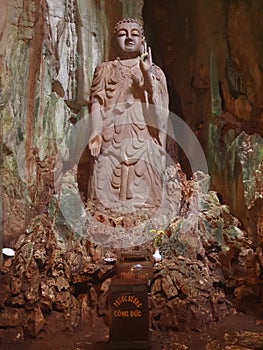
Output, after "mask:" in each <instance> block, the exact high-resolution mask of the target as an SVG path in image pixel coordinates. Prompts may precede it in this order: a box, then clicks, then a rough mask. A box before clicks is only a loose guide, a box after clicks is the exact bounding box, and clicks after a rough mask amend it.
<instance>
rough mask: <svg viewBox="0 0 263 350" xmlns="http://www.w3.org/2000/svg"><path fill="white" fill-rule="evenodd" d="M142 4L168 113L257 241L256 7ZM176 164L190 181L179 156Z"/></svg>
mask: <svg viewBox="0 0 263 350" xmlns="http://www.w3.org/2000/svg"><path fill="white" fill-rule="evenodd" d="M144 3H145V6H144V12H143V15H144V20H145V26H146V32H147V31H148V34H149V40H150V45H151V46H152V51H153V55H154V57H155V58H156V60H157V63H159V65H161V66H162V68H163V69H164V70H165V72H166V75H167V78H168V86H169V91H170V99H171V103H170V109H171V110H172V111H173V112H174V113H176V114H178V115H179V116H180V117H181V118H182V119H183V120H184V121H185V122H186V123H187V124H188V125H189V126H190V127H191V129H192V130H193V131H194V133H195V134H196V135H197V137H198V139H199V141H200V143H201V145H202V147H203V149H204V150H205V153H206V157H207V161H208V166H209V174H210V175H211V182H212V187H213V188H214V189H215V190H216V191H218V193H219V194H220V196H221V198H222V200H223V202H224V203H226V204H228V205H230V207H231V210H232V212H233V213H234V214H235V215H236V216H237V217H238V218H239V219H240V220H241V221H242V223H243V225H244V227H245V228H246V229H247V230H248V231H249V235H250V238H251V239H252V240H253V241H254V242H255V244H258V242H259V241H261V240H262V227H263V226H262V225H263V206H262V199H263V188H262V177H263V176H262V175H263V172H262V165H263V140H262V138H263V94H262V93H261V91H262V87H263V79H262V71H263V66H262V59H263V50H262V39H263V36H262V33H263V18H262V13H263V3H262V2H261V1H257V0H252V1H242V0H235V1H234V0H233V1H223V0H211V1H205V0H197V1H192V0H189V1H177V0H175V1H172V0H171V1H169V0H168V1H165V2H164V1H160V0H153V1H152V0H151V1H150V0H145V2H144ZM175 127H176V126H175ZM180 161H181V163H182V165H183V169H184V170H185V171H186V173H188V176H191V171H189V168H188V164H187V162H186V160H185V156H184V154H182V155H181V156H180Z"/></svg>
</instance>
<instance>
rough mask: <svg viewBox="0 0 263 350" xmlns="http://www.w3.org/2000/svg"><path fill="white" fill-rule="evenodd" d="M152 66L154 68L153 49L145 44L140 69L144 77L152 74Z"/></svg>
mask: <svg viewBox="0 0 263 350" xmlns="http://www.w3.org/2000/svg"><path fill="white" fill-rule="evenodd" d="M152 66H153V61H152V51H151V48H150V47H148V46H147V43H146V42H144V45H143V52H142V54H141V59H140V68H141V71H142V73H143V75H144V76H145V74H147V75H149V74H151V72H152Z"/></svg>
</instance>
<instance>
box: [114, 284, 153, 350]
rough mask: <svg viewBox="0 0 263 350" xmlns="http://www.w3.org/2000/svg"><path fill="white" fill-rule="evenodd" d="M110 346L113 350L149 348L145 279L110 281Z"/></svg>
mask: <svg viewBox="0 0 263 350" xmlns="http://www.w3.org/2000/svg"><path fill="white" fill-rule="evenodd" d="M109 303H110V343H111V344H113V345H114V349H123V348H128V349H146V348H148V346H149V308H148V285H147V283H146V281H145V280H140V279H138V280H136V279H135V280H124V279H119V278H113V279H112V283H111V285H110V294H109Z"/></svg>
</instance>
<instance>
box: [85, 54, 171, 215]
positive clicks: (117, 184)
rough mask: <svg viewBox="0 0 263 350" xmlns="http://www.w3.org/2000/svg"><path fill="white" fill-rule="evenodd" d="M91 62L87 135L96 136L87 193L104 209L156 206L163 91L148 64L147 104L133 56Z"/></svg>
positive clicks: (159, 189)
mask: <svg viewBox="0 0 263 350" xmlns="http://www.w3.org/2000/svg"><path fill="white" fill-rule="evenodd" d="M122 62H125V61H119V60H115V61H110V62H104V63H102V64H100V65H99V66H97V68H96V70H95V73H94V77H93V82H92V87H91V94H90V102H89V111H90V126H89V127H90V128H91V129H90V130H91V134H90V138H89V142H90V141H91V140H92V139H93V138H94V137H95V136H97V135H101V136H102V146H101V152H100V154H99V156H98V158H97V159H96V160H95V163H94V170H93V176H92V179H91V181H90V187H89V189H88V197H89V198H90V199H92V200H98V201H100V202H101V203H102V205H103V206H104V207H105V208H110V209H119V208H120V207H122V208H123V205H124V207H126V208H128V210H130V209H131V208H136V207H156V206H159V205H160V203H161V202H162V193H163V185H162V177H163V173H164V166H165V146H166V145H165V142H166V141H165V135H166V127H167V118H168V93H167V86H166V78H165V75H164V73H163V72H162V70H161V69H160V68H159V67H157V66H156V65H154V66H153V71H152V74H153V84H154V85H153V89H154V94H153V102H152V105H150V104H149V103H148V101H147V98H148V94H147V93H146V91H145V89H144V88H143V83H144V81H143V75H142V72H141V69H140V67H139V58H136V59H134V64H132V65H131V67H127V66H125V65H124V63H122Z"/></svg>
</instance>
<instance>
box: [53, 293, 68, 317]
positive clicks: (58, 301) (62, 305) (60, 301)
mask: <svg viewBox="0 0 263 350" xmlns="http://www.w3.org/2000/svg"><path fill="white" fill-rule="evenodd" d="M69 307H70V292H69V291H61V292H55V301H54V310H56V311H62V312H67V310H68V309H69Z"/></svg>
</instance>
